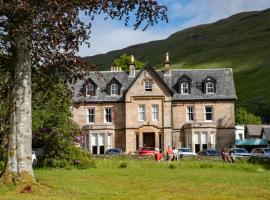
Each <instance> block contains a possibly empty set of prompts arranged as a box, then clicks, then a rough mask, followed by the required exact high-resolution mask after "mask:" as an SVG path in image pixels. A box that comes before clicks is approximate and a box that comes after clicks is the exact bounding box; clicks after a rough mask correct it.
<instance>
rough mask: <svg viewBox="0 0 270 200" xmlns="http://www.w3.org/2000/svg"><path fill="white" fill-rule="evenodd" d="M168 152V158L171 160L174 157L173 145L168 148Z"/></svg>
mask: <svg viewBox="0 0 270 200" xmlns="http://www.w3.org/2000/svg"><path fill="white" fill-rule="evenodd" d="M166 154H167V159H168V160H169V162H170V161H171V160H172V159H173V149H172V147H171V146H170V145H169V146H168V148H167V149H166Z"/></svg>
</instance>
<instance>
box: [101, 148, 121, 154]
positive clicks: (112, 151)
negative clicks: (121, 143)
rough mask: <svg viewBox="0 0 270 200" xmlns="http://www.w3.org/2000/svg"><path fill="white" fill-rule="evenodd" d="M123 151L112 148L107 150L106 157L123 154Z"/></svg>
mask: <svg viewBox="0 0 270 200" xmlns="http://www.w3.org/2000/svg"><path fill="white" fill-rule="evenodd" d="M122 153H123V151H122V150H121V149H118V148H111V149H107V150H106V151H105V154H106V155H109V156H112V155H120V154H122Z"/></svg>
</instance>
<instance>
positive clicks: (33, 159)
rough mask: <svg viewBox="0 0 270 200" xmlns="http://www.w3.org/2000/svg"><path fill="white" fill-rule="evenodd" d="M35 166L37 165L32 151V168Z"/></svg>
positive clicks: (34, 153)
mask: <svg viewBox="0 0 270 200" xmlns="http://www.w3.org/2000/svg"><path fill="white" fill-rule="evenodd" d="M36 164H37V156H36V152H34V151H32V166H35V165H36Z"/></svg>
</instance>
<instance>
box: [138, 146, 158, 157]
mask: <svg viewBox="0 0 270 200" xmlns="http://www.w3.org/2000/svg"><path fill="white" fill-rule="evenodd" d="M139 155H141V156H154V155H155V147H140V149H139Z"/></svg>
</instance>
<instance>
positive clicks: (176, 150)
mask: <svg viewBox="0 0 270 200" xmlns="http://www.w3.org/2000/svg"><path fill="white" fill-rule="evenodd" d="M173 160H176V161H178V149H177V148H176V147H173Z"/></svg>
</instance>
